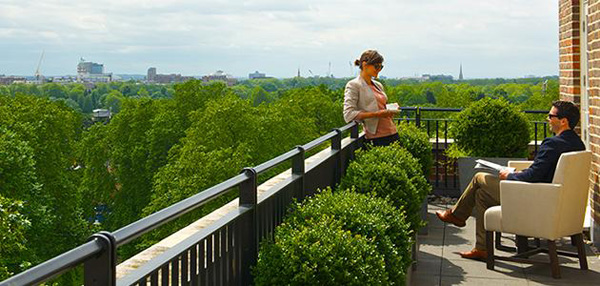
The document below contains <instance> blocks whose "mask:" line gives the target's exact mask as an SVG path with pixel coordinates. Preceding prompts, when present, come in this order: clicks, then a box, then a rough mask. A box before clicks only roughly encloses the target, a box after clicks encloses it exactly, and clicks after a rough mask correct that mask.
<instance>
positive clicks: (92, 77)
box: [77, 58, 113, 82]
mask: <svg viewBox="0 0 600 286" xmlns="http://www.w3.org/2000/svg"><path fill="white" fill-rule="evenodd" d="M112 80H113V76H112V73H104V65H103V64H99V63H94V62H90V61H86V60H84V59H83V58H82V59H81V60H80V61H79V63H78V64H77V81H78V82H111V81H112Z"/></svg>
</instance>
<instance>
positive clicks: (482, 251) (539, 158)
mask: <svg viewBox="0 0 600 286" xmlns="http://www.w3.org/2000/svg"><path fill="white" fill-rule="evenodd" d="M578 122H579V109H578V108H577V107H576V106H575V105H574V104H573V103H572V102H568V101H555V102H553V103H552V108H551V109H550V113H548V124H549V125H550V129H551V130H552V132H553V133H554V134H555V136H553V137H549V138H546V139H544V141H542V144H541V145H540V148H539V150H538V153H537V155H536V156H535V159H534V161H533V164H532V165H531V166H530V167H529V168H527V169H524V170H522V171H521V172H515V173H509V172H508V171H502V172H500V173H499V175H498V176H496V175H492V174H487V173H477V174H475V176H473V179H472V180H471V183H470V184H469V186H467V188H466V189H465V191H464V192H463V194H462V195H461V196H460V199H459V200H458V202H456V205H455V206H454V208H452V209H448V210H445V211H438V212H436V215H437V216H438V218H439V219H440V220H442V221H444V222H447V223H452V224H454V225H456V226H458V227H463V226H465V221H466V220H467V218H469V216H470V215H471V212H472V211H473V208H474V207H475V208H476V212H475V219H476V244H475V248H473V249H472V250H471V251H468V252H461V253H460V255H461V256H462V257H463V258H471V259H484V258H486V257H487V250H486V244H485V229H484V226H483V214H484V213H485V211H486V210H487V209H488V208H490V207H492V206H497V205H499V204H500V180H516V181H524V182H531V183H550V182H552V178H553V177H554V171H555V169H556V165H557V164H558V159H559V157H560V155H561V154H562V153H564V152H571V151H581V150H585V145H584V144H583V142H582V141H581V139H580V138H579V136H578V135H577V134H576V133H575V131H573V129H574V128H575V126H576V125H577V123H578Z"/></svg>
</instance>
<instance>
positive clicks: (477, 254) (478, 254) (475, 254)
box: [458, 248, 487, 260]
mask: <svg viewBox="0 0 600 286" xmlns="http://www.w3.org/2000/svg"><path fill="white" fill-rule="evenodd" d="M458 254H460V256H461V257H462V258H468V259H475V260H485V259H486V258H487V251H485V250H479V249H477V248H473V249H472V250H471V251H467V252H459V253H458Z"/></svg>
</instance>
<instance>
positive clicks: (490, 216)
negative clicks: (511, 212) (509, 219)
mask: <svg viewBox="0 0 600 286" xmlns="http://www.w3.org/2000/svg"><path fill="white" fill-rule="evenodd" d="M484 225H485V230H487V231H500V232H501V231H502V209H501V207H500V206H495V207H491V208H489V209H487V210H486V211H485V215H484Z"/></svg>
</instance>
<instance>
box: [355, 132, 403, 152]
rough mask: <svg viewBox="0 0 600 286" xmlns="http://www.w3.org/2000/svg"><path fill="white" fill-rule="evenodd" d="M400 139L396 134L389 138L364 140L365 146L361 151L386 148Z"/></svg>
mask: <svg viewBox="0 0 600 286" xmlns="http://www.w3.org/2000/svg"><path fill="white" fill-rule="evenodd" d="M398 139H400V136H398V133H394V134H392V135H389V136H385V137H379V138H373V139H365V144H364V145H363V149H365V148H368V146H370V147H380V146H388V145H390V144H392V143H394V142H396V141H398Z"/></svg>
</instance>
